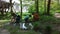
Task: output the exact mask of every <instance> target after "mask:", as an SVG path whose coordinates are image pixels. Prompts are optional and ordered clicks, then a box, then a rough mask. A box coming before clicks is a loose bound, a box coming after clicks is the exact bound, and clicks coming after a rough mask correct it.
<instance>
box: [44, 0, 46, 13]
mask: <svg viewBox="0 0 60 34" xmlns="http://www.w3.org/2000/svg"><path fill="white" fill-rule="evenodd" d="M44 14H46V0H44Z"/></svg>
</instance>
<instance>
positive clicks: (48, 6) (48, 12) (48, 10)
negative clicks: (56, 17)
mask: <svg viewBox="0 0 60 34" xmlns="http://www.w3.org/2000/svg"><path fill="white" fill-rule="evenodd" d="M50 4H51V0H48V4H47V15H50Z"/></svg>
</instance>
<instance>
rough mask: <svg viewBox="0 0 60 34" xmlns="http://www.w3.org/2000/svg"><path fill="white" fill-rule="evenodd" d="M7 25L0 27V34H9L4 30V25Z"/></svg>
mask: <svg viewBox="0 0 60 34" xmlns="http://www.w3.org/2000/svg"><path fill="white" fill-rule="evenodd" d="M8 24H9V23H6V24H3V25H0V26H1V28H0V34H10V32H9V31H8V30H7V29H5V28H4V26H5V25H8Z"/></svg>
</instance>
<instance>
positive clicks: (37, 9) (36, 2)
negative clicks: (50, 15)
mask: <svg viewBox="0 0 60 34" xmlns="http://www.w3.org/2000/svg"><path fill="white" fill-rule="evenodd" d="M35 7H36V9H35V11H36V12H37V13H39V8H38V0H35Z"/></svg>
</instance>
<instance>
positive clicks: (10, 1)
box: [10, 0, 13, 14]
mask: <svg viewBox="0 0 60 34" xmlns="http://www.w3.org/2000/svg"><path fill="white" fill-rule="evenodd" d="M10 8H11V14H12V13H13V10H12V0H10Z"/></svg>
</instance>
